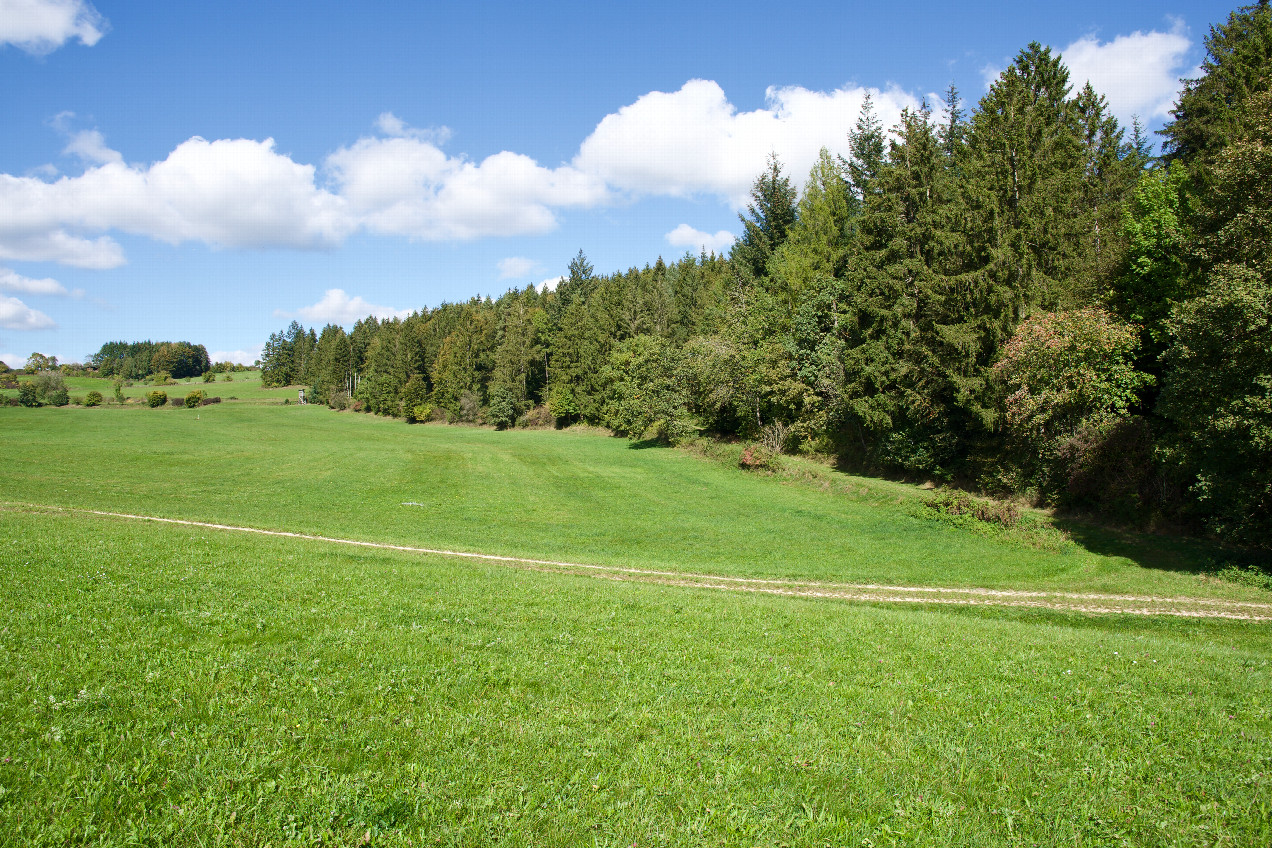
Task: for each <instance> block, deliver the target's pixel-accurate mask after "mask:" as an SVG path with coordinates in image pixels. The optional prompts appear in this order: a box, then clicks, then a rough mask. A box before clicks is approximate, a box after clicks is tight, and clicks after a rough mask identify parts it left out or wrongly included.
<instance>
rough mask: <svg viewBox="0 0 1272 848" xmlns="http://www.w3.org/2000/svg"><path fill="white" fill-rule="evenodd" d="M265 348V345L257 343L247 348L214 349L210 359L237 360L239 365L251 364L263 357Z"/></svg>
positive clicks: (209, 356) (217, 360)
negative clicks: (262, 353) (262, 352)
mask: <svg viewBox="0 0 1272 848" xmlns="http://www.w3.org/2000/svg"><path fill="white" fill-rule="evenodd" d="M263 349H264V345H257V346H256V347H252V348H248V349H247V350H214V351H212V352H211V353H209V354H208V359H211V360H212V361H213V362H235V363H237V364H239V365H251V364H252V363H254V362H255V361H256V360H258V359H260V358H261V351H262V350H263Z"/></svg>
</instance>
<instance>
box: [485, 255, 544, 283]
mask: <svg viewBox="0 0 1272 848" xmlns="http://www.w3.org/2000/svg"><path fill="white" fill-rule="evenodd" d="M496 267H497V268H498V269H499V279H501V280H512V279H516V278H517V277H526V276H529V275H530V274H533V273H534V272H535V271H538V270H540V269H541V268H542V267H543V266H542V265H540V264H539V263H538V262H536V261H535V260H533V259H527V258H525V257H524V256H509V257H508V258H507V259H500V260H499V262H498V263H496Z"/></svg>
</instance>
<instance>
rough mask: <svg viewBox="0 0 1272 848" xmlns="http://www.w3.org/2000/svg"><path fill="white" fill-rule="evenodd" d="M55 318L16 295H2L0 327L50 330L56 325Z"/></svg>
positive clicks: (0, 301) (0, 297) (0, 298)
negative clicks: (27, 303)
mask: <svg viewBox="0 0 1272 848" xmlns="http://www.w3.org/2000/svg"><path fill="white" fill-rule="evenodd" d="M56 326H57V324H55V323H53V319H52V318H50V317H49V316H47V315H45V314H44V313H43V312H41V311H39V310H38V309H32V308H31V307H29V306H27V305H26V304H25V303H23V302H22V301H20V300H18V299H17V298H16V297H7V296H5V295H0V327H4V328H5V329H6V330H49V329H52V328H54V327H56Z"/></svg>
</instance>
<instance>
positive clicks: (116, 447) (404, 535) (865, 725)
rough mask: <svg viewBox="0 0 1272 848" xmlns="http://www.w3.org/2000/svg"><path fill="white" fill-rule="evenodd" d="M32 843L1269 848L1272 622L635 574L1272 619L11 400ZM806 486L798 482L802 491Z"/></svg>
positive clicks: (867, 533)
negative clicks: (578, 566) (708, 583)
mask: <svg viewBox="0 0 1272 848" xmlns="http://www.w3.org/2000/svg"><path fill="white" fill-rule="evenodd" d="M0 437H2V438H3V439H4V443H5V444H6V445H7V446H8V447H9V450H8V451H7V457H6V462H5V463H4V464H3V465H2V466H0V492H3V495H2V496H0V501H3V502H4V503H3V505H0V568H2V569H3V571H4V580H3V581H2V582H0V614H2V615H3V617H4V621H3V624H0V644H3V647H4V651H5V655H6V657H7V658H8V661H7V662H6V664H5V665H4V667H3V670H0V728H2V729H0V748H2V749H3V750H0V834H4V836H3V837H0V843H6V842H8V843H11V844H59V845H60V844H103V845H105V844H248V845H264V844H273V845H280V844H297V845H299V844H317V843H328V844H355V843H358V842H361V841H369V842H370V844H385V845H406V844H419V845H424V844H438V843H440V844H455V845H458V844H469V845H471V844H505V845H541V844H549V845H578V844H600V845H632V844H636V845H660V844H667V845H700V844H708V843H710V844H761V845H824V844H832V845H839V844H848V845H862V844H867V845H889V844H897V845H901V844H905V845H913V844H933V845H936V844H1004V845H1008V844H1026V845H1028V844H1076V845H1102V844H1134V845H1214V844H1219V845H1224V844H1228V845H1262V844H1269V842H1272V787H1270V785H1269V778H1268V774H1269V771H1272V740H1270V738H1269V733H1270V732H1272V702H1270V701H1269V699H1268V698H1267V692H1268V691H1270V689H1272V680H1270V679H1269V667H1268V659H1269V654H1270V653H1272V629H1270V628H1269V625H1268V624H1267V623H1266V622H1252V621H1231V620H1215V619H1204V620H1197V619H1182V618H1175V617H1169V616H1136V615H1084V614H1077V613H1072V612H1055V611H1046V610H1036V609H1017V608H1010V607H970V608H952V607H930V606H912V605H899V604H869V605H863V604H850V603H845V602H843V601H839V600H835V599H812V598H792V597H774V596H768V595H760V594H755V593H746V592H729V591H716V590H710V589H703V588H693V587H686V586H669V585H655V584H649V583H639V582H613V581H612V580H598V579H594V578H589V577H586V576H580V575H577V574H556V573H543V572H541V571H533V570H526V569H523V568H515V567H510V566H511V564H496V563H492V562H484V561H480V560H471V559H468V560H465V559H457V558H454V557H443V556H431V555H421V554H418V553H409V552H402V551H392V550H385V549H370V548H356V547H351V546H348V545H341V544H335V543H330V542H322V541H314V540H306V539H297V538H277V537H261V536H256V535H246V534H243V533H236V532H228V531H218V530H213V529H209V528H200V527H190V526H182V525H167V524H158V523H154V522H147V521H138V520H134V519H124V518H118V517H109V516H102V515H91V514H87V513H83V512H75V511H57V510H55V509H49V507H55V508H65V509H93V510H103V511H111V512H123V513H137V514H144V515H152V516H163V517H169V518H182V519H189V520H196V521H211V522H217V523H223V524H234V525H244V526H250V527H256V528H261V529H272V530H282V531H290V532H297V533H310V534H317V535H326V536H333V537H340V538H347V539H356V540H365V541H374V542H388V543H397V544H402V545H412V546H419V547H437V548H449V549H455V550H467V551H479V552H483V553H495V554H505V555H511V556H522V557H534V558H542V559H554V560H568V561H571V562H579V563H593V564H597V565H609V566H623V567H640V568H651V569H652V568H658V569H665V570H669V571H677V572H694V573H701V574H710V575H728V576H739V577H765V578H794V579H801V580H820V581H837V582H880V583H887V584H890V585H898V584H910V585H919V586H952V587H957V586H963V587H971V586H977V587H997V588H1001V589H1032V590H1046V591H1072V592H1097V591H1099V592H1122V593H1125V594H1152V595H1169V596H1188V597H1194V598H1210V599H1214V600H1215V601H1219V600H1224V601H1228V602H1233V601H1245V602H1247V603H1251V604H1253V603H1264V604H1267V603H1272V593H1269V592H1267V591H1264V590H1260V589H1258V588H1254V587H1250V586H1242V585H1237V584H1232V583H1226V582H1222V581H1218V580H1214V579H1212V578H1209V577H1206V576H1205V574H1204V572H1205V568H1204V559H1205V557H1206V556H1208V555H1209V552H1208V550H1207V549H1205V548H1204V547H1203V546H1200V545H1191V544H1184V543H1180V542H1177V541H1168V540H1153V539H1139V538H1135V537H1121V536H1116V535H1114V534H1110V533H1101V532H1097V531H1087V532H1085V534H1083V533H1082V532H1079V531H1075V532H1074V535H1073V538H1072V539H1068V540H1066V539H1064V538H1062V537H1061V536H1060V535H1059V533H1058V532H1041V531H1039V532H1038V533H1032V534H1026V535H1023V536H1021V537H1019V538H1018V537H1015V536H1011V535H1000V536H984V535H979V534H977V533H975V532H972V531H971V530H970V529H967V528H962V527H955V526H950V525H948V524H945V523H941V522H938V521H934V520H930V519H926V518H923V517H922V515H923V510H922V508H921V507H920V508H917V509H916V508H915V503H917V501H918V499H919V498H920V497H921V496H922V493H920V492H918V491H917V490H914V489H911V488H910V487H904V486H900V485H899V484H893V483H886V482H882V481H875V480H867V479H864V478H851V477H847V476H845V475H838V474H833V473H830V472H825V473H824V474H821V473H820V472H817V471H815V470H809V471H808V478H809V479H807V480H804V481H799V480H796V479H795V477H796V476H798V475H795V476H792V477H787V478H775V477H766V476H760V475H754V474H748V473H744V472H742V471H739V470H736V469H734V468H730V467H726V466H724V465H722V464H719V463H716V462H711V461H708V460H706V459H703V458H700V457H697V456H693V455H690V454H688V453H685V452H681V451H675V450H666V449H653V448H650V449H633V448H631V447H630V446H629V445H628V443H627V442H625V441H623V440H619V439H612V438H606V437H603V436H599V435H596V434H589V433H574V432H569V431H566V432H507V433H496V432H494V431H490V430H481V429H475V428H458V427H443V426H431V425H430V426H415V427H408V426H406V425H405V424H402V423H401V422H395V421H389V420H385V419H373V418H370V417H367V416H361V415H353V414H337V413H332V412H330V411H329V410H326V409H322V408H303V407H288V408H279V407H259V406H252V405H235V404H222V405H220V406H216V407H206V408H203V409H201V410H198V411H194V410H179V409H162V410H147V409H140V408H127V407H125V408H100V409H38V410H25V409H12V408H9V409H2V410H0ZM796 469H797V470H798V465H797V466H796Z"/></svg>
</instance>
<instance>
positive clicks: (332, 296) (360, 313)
mask: <svg viewBox="0 0 1272 848" xmlns="http://www.w3.org/2000/svg"><path fill="white" fill-rule="evenodd" d="M410 314H411V310H409V309H394V308H393V307H391V306H375V305H373V304H370V303H367V302H366V301H365V300H363V299H362V298H361V297H352V298H351V297H349V295H347V294H345V292H344V290H343V289H327V291H326V292H325V293H323V296H322V299H321V300H319V301H318V302H317V303H315V304H314V305H313V306H302V307H300V308H299V309H297V310H296V312H295V313H294V314H293V313H290V312H283V311H281V310H276V311H275V312H274V315H275V316H276V317H279V318H291V317H294V316H295V315H298V316H300V317H301V318H304V319H305V320H306V321H308V322H310V323H311V324H340V325H348V324H354V323H357V322H358V321H359V320H361V319H363V318H366V317H367V316H368V315H374V316H375V317H377V318H405V317H406V316H408V315H410Z"/></svg>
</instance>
